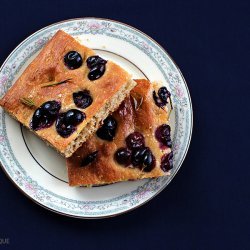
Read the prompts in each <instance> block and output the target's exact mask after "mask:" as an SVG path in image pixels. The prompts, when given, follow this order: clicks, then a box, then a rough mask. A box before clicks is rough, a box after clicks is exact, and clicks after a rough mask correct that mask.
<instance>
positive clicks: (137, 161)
mask: <svg viewBox="0 0 250 250" xmlns="http://www.w3.org/2000/svg"><path fill="white" fill-rule="evenodd" d="M131 161H132V164H133V166H134V167H138V168H140V169H141V170H143V171H144V172H150V171H151V170H152V169H153V168H154V167H155V157H154V156H153V154H152V152H151V150H150V149H149V148H148V147H146V148H139V149H136V150H134V151H133V153H132V157H131Z"/></svg>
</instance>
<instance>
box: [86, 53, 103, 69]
mask: <svg viewBox="0 0 250 250" xmlns="http://www.w3.org/2000/svg"><path fill="white" fill-rule="evenodd" d="M86 62H87V66H88V68H89V69H91V68H93V67H94V66H96V65H97V64H106V63H107V61H106V60H104V59H103V58H101V57H100V56H90V57H89V58H88V59H87V61H86Z"/></svg>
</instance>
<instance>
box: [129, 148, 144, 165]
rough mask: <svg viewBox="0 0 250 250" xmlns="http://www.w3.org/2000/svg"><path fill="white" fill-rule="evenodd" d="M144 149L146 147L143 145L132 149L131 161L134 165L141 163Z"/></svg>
mask: <svg viewBox="0 0 250 250" xmlns="http://www.w3.org/2000/svg"><path fill="white" fill-rule="evenodd" d="M146 151H147V148H144V147H143V148H138V149H135V150H133V152H132V157H131V162H132V164H133V166H134V167H136V166H139V165H142V164H143V157H144V154H145V152H146Z"/></svg>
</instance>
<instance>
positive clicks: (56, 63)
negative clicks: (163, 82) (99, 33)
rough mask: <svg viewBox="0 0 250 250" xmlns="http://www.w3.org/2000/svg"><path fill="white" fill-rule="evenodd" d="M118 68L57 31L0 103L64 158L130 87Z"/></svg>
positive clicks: (87, 135) (93, 128)
mask: <svg viewBox="0 0 250 250" xmlns="http://www.w3.org/2000/svg"><path fill="white" fill-rule="evenodd" d="M135 84H136V83H135V82H134V81H133V80H132V79H131V77H130V75H129V74H128V73H127V72H126V71H125V70H123V69H122V68H121V67H120V66H118V65H117V64H115V63H113V62H111V61H106V60H104V59H102V58H101V57H99V56H96V55H95V52H94V51H93V50H91V49H89V48H87V47H85V46H83V45H82V44H80V43H79V42H78V41H77V40H75V39H74V38H73V37H72V36H70V35H69V34H67V33H65V32H64V31H62V30H59V31H58V32H57V33H56V34H55V35H54V36H53V37H52V39H51V40H50V41H49V42H48V43H47V44H46V46H45V47H44V48H43V49H42V51H41V52H40V53H39V54H38V56H37V57H36V58H35V59H34V60H33V61H32V62H31V63H30V65H29V66H28V67H27V68H26V70H25V71H24V72H23V74H22V75H21V76H20V77H19V78H18V80H17V81H16V82H15V84H14V85H13V86H12V87H11V88H10V89H9V90H8V92H7V93H6V94H5V96H4V97H3V98H2V99H1V100H0V105H1V106H2V107H3V108H4V109H5V110H6V111H7V112H8V113H9V114H10V115H11V116H13V117H14V118H15V119H17V120H18V121H19V122H21V123H22V124H23V125H25V126H26V127H28V128H30V129H31V130H32V131H33V132H35V133H36V134H37V135H38V136H39V137H40V138H41V139H43V140H44V141H46V142H47V143H48V144H49V145H51V146H52V147H54V148H55V149H56V150H57V151H59V152H60V153H61V154H62V155H64V156H65V157H69V156H71V155H72V153H73V152H74V151H76V149H77V148H79V147H80V146H81V144H82V143H83V142H84V141H86V140H87V138H89V137H90V135H92V134H93V133H94V132H95V131H96V130H97V129H98V127H99V125H100V124H101V123H102V121H103V120H104V119H105V118H106V117H107V116H108V115H109V113H110V112H113V111H114V110H115V109H117V108H118V106H119V105H120V103H121V102H122V101H123V100H124V98H125V97H126V96H127V95H128V94H129V92H130V90H131V89H132V88H133V87H134V86H135Z"/></svg>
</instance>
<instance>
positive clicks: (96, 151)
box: [66, 80, 173, 186]
mask: <svg viewBox="0 0 250 250" xmlns="http://www.w3.org/2000/svg"><path fill="white" fill-rule="evenodd" d="M136 82H137V86H136V87H135V88H134V89H133V90H132V91H131V93H130V97H127V98H126V99H125V100H124V101H123V103H122V104H121V105H120V107H119V108H118V110H117V111H115V112H114V113H113V114H112V115H111V116H109V117H108V118H107V119H106V120H105V121H104V124H103V126H102V127H101V128H99V129H98V131H97V133H96V134H95V135H93V136H92V137H91V138H90V139H88V140H87V141H86V142H85V143H84V144H83V145H82V146H81V147H80V148H79V149H78V150H77V151H76V152H75V153H74V154H73V155H72V156H71V157H70V158H67V159H66V164H67V168H68V177H69V185H70V186H92V185H103V184H110V183H115V182H120V181H128V180H138V179H143V178H154V177H160V176H164V175H169V173H170V172H169V170H170V169H171V168H172V166H173V153H172V151H171V147H172V142H171V138H170V126H169V125H168V118H169V110H168V108H167V106H169V105H167V103H170V102H171V100H170V93H169V91H168V90H167V89H166V87H161V88H160V87H159V85H157V84H151V83H150V82H149V81H147V80H136Z"/></svg>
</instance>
